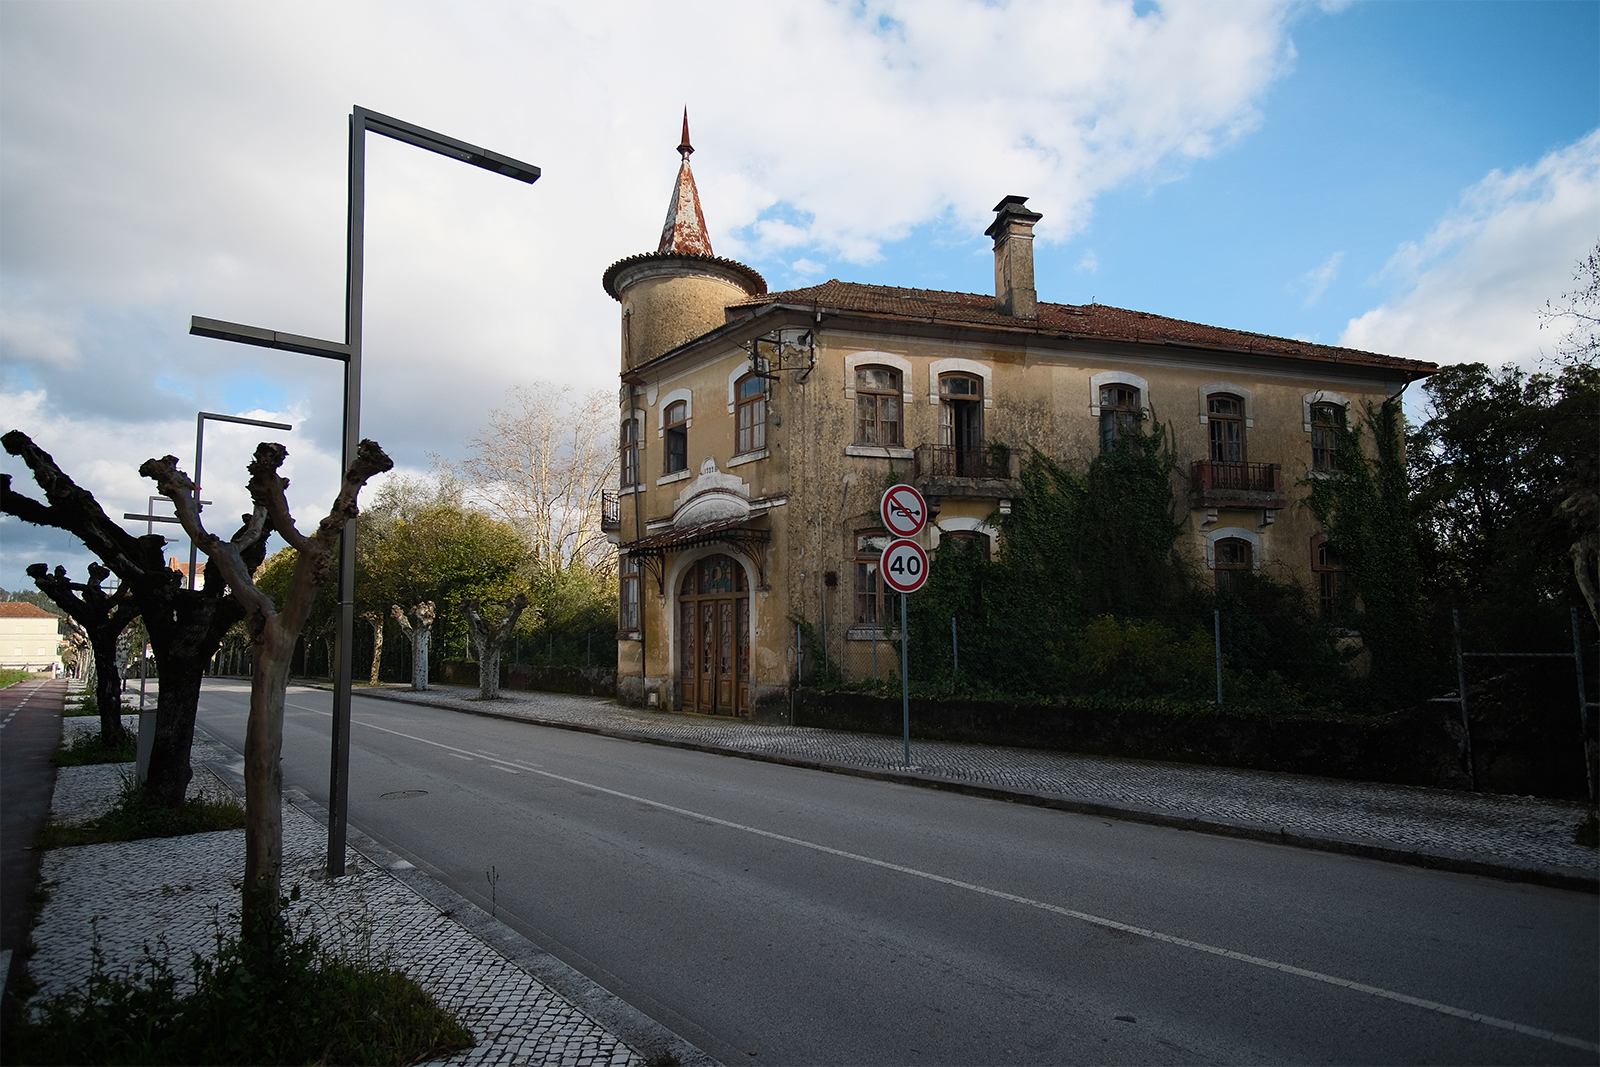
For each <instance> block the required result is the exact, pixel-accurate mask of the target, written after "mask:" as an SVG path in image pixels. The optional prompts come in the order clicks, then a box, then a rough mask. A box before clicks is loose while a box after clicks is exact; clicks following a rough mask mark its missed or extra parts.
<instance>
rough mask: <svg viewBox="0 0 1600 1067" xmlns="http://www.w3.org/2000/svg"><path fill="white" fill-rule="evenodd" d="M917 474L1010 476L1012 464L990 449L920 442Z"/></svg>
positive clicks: (970, 476) (974, 476)
mask: <svg viewBox="0 0 1600 1067" xmlns="http://www.w3.org/2000/svg"><path fill="white" fill-rule="evenodd" d="M915 455H916V460H915V468H914V473H913V475H912V477H915V478H1009V477H1011V469H1010V468H1011V464H1010V463H1009V462H1007V461H1005V460H1004V459H1002V458H999V457H996V456H995V455H994V454H993V452H992V451H991V450H990V449H987V448H980V449H976V450H967V449H957V448H955V447H953V446H951V445H921V446H919V447H918V448H917V450H916V453H915Z"/></svg>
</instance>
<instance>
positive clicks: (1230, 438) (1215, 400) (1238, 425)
mask: <svg viewBox="0 0 1600 1067" xmlns="http://www.w3.org/2000/svg"><path fill="white" fill-rule="evenodd" d="M1206 415H1207V419H1206V422H1207V424H1208V425H1209V426H1210V427H1211V462H1213V463H1243V462H1244V461H1245V448H1244V401H1243V400H1242V399H1241V398H1239V397H1236V396H1233V395H1231V394H1229V393H1212V394H1211V395H1210V396H1208V397H1206Z"/></svg>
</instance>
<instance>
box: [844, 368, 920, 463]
mask: <svg viewBox="0 0 1600 1067" xmlns="http://www.w3.org/2000/svg"><path fill="white" fill-rule="evenodd" d="M868 371H883V372H885V373H887V374H891V375H893V376H894V378H893V381H892V384H891V386H888V387H869V388H862V384H861V376H862V375H863V374H864V373H866V372H868ZM851 376H852V384H853V385H854V392H855V416H854V417H855V438H854V442H853V443H854V444H856V445H860V446H865V447H868V448H904V447H905V443H904V442H905V416H906V403H905V372H904V371H902V370H901V369H900V368H899V367H894V366H890V365H889V364H887V363H861V364H858V365H857V366H855V367H853V368H851ZM885 402H890V403H892V404H894V407H895V413H896V418H895V419H894V421H893V422H892V423H887V422H886V420H885V419H884V418H883V406H884V404H885ZM864 404H865V405H866V406H867V408H868V409H870V411H871V413H872V418H871V419H870V420H864V419H863V417H862V415H863V410H864ZM885 425H892V426H893V427H894V436H893V439H892V440H884V439H883V427H884V426H885ZM869 426H870V427H872V432H873V434H874V436H875V437H876V438H877V440H868V439H867V438H866V433H865V430H866V428H867V427H869Z"/></svg>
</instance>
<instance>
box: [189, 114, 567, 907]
mask: <svg viewBox="0 0 1600 1067" xmlns="http://www.w3.org/2000/svg"><path fill="white" fill-rule="evenodd" d="M368 130H371V131H372V132H373V133H378V134H382V135H383V136H385V137H389V138H392V139H393V140H396V141H404V142H405V143H406V144H409V145H415V146H416V147H418V148H425V149H427V150H428V151H429V152H437V153H438V154H439V155H441V156H449V157H450V158H451V159H459V160H461V161H462V162H463V163H468V164H470V165H472V166H474V167H481V168H482V169H484V170H490V171H494V172H495V173H496V174H504V175H505V176H506V177H508V178H512V179H514V180H516V181H519V182H525V183H528V184H530V185H531V184H532V183H533V182H536V181H538V180H539V173H540V172H539V168H538V167H535V166H533V165H532V164H531V163H523V162H520V161H519V160H515V159H512V158H511V157H510V156H502V155H500V154H499V153H497V152H491V151H489V150H488V149H486V148H479V147H477V146H476V145H470V144H468V143H466V142H465V141H458V140H457V139H455V138H454V137H447V136H445V135H444V134H442V133H435V132H434V131H432V130H428V129H424V128H423V127H421V126H413V125H412V124H411V123H409V122H402V121H401V120H399V119H395V118H390V117H389V116H387V115H380V114H378V113H377V112H376V111H369V110H367V109H366V108H364V107H355V108H352V109H351V111H350V172H349V179H350V182H349V190H348V205H349V208H348V215H347V226H346V229H345V298H344V343H342V344H341V343H339V342H337V341H324V340H321V339H319V338H315V337H302V336H300V335H298V334H291V333H279V332H277V331H275V330H263V329H261V328H259V327H256V326H242V325H240V324H238V323H234V322H223V321H221V320H220V319H204V318H200V317H199V316H194V317H192V318H191V319H190V322H189V332H190V333H191V334H195V335H197V336H200V337H216V338H219V339H221V340H224V341H235V342H238V343H239V344H246V345H256V346H258V347H260V348H276V349H280V350H282V351H285V352H300V353H303V354H305V355H308V356H320V357H322V358H324V359H337V360H341V361H343V363H344V448H343V451H342V453H341V457H340V464H339V467H340V471H339V473H340V476H341V477H342V476H343V474H344V472H345V471H347V470H349V469H350V462H351V460H353V459H354V458H355V454H356V445H357V444H359V443H360V439H361V296H362V285H363V272H364V266H365V264H364V262H363V242H364V237H365V233H366V173H367V162H366V160H367V151H366V147H367V146H366V134H367V131H368ZM197 480H198V479H197ZM355 600H356V520H354V519H351V520H350V521H349V522H347V523H345V527H344V530H343V531H342V532H341V534H340V536H339V633H338V648H339V663H338V666H337V668H336V672H335V675H334V682H333V743H332V752H331V754H330V758H329V771H328V876H329V877H330V878H336V877H338V876H340V875H342V874H344V846H345V820H346V818H347V816H348V813H349V808H350V795H349V792H350V790H349V780H350V775H349V771H350V681H351V673H352V662H353V657H354V651H355V650H354V648H353V640H354V636H355Z"/></svg>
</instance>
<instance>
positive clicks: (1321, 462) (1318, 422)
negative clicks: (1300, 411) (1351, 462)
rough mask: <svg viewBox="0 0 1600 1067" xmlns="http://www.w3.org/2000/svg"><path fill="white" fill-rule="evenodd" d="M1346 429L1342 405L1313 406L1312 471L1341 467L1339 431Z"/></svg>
mask: <svg viewBox="0 0 1600 1067" xmlns="http://www.w3.org/2000/svg"><path fill="white" fill-rule="evenodd" d="M1342 429H1344V406H1343V405H1342V404H1312V405H1311V469H1312V470H1314V471H1331V470H1337V469H1338V467H1339V431H1340V430H1342Z"/></svg>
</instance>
